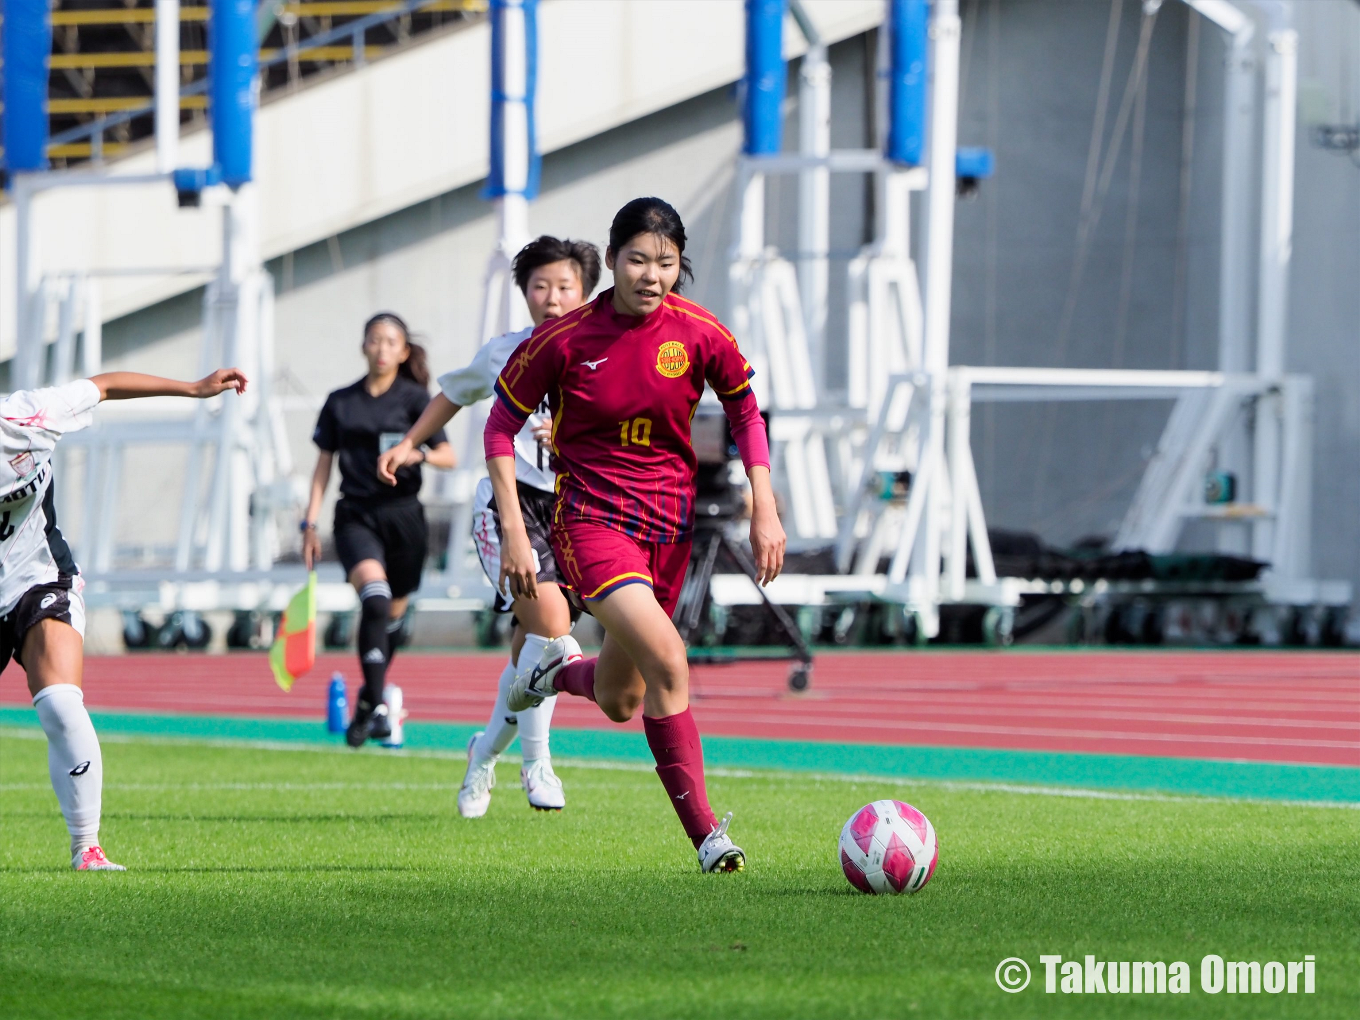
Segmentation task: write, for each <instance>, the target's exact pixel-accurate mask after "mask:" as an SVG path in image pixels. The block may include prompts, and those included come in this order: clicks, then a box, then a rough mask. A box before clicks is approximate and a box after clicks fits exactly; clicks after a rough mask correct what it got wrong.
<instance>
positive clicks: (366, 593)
mask: <svg viewBox="0 0 1360 1020" xmlns="http://www.w3.org/2000/svg"><path fill="white" fill-rule="evenodd" d="M359 607H360V611H359V668H360V669H362V670H363V673H364V691H363V694H362V695H361V697H362V699H363V700H364V701H366V702H368V705H369V710H370V711H372V710H373V709H374V708H376V707H377V706H378V705H380V704H382V697H383V682H384V681H385V680H386V679H387V663H388V660H389V659H390V658H391V654H390V648H389V643H390V642H389V637H388V630H387V622H388V618H389V617H390V616H391V613H392V588H391V587H390V586H389V585H388V583H387V582H386V581H369V582H368V584H366V585H364V586H363V588H361V589H360V590H359Z"/></svg>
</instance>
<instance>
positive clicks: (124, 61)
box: [48, 46, 384, 71]
mask: <svg viewBox="0 0 1360 1020" xmlns="http://www.w3.org/2000/svg"><path fill="white" fill-rule="evenodd" d="M383 50H384V47H382V46H365V47H364V59H365V60H367V59H369V58H372V57H377V56H381V55H382V52H383ZM283 52H284V51H283V50H281V49H278V48H270V49H262V50H260V59H262V60H267V59H269V58H270V57H274V56H277V55H278V54H280V53H283ZM297 58H298V60H299V61H301V62H302V63H304V64H315V63H325V62H328V61H332V60H353V59H354V47H353V46H312V47H310V48H306V49H303V48H301V47H299V49H298V54H297ZM179 62H180V66H181V67H190V66H198V65H202V64H206V63H207V62H208V51H207V50H180V51H179ZM155 64H156V54H154V53H152V52H149V51H148V52H145V53H54V54H52V58H51V63H50V64H49V65H48V66H49V67H51V68H52V70H54V71H62V70H72V71H74V70H80V69H83V68H96V69H97V68H101V67H154V66H155Z"/></svg>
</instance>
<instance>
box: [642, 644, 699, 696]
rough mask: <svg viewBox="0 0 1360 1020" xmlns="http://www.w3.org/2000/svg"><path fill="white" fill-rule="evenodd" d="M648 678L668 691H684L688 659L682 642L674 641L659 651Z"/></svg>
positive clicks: (687, 684) (687, 679)
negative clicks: (651, 673) (651, 674)
mask: <svg viewBox="0 0 1360 1020" xmlns="http://www.w3.org/2000/svg"><path fill="white" fill-rule="evenodd" d="M653 673H654V675H653V676H652V677H649V678H648V679H649V680H651V681H652V682H653V683H654V684H656V685H657V686H658V687H661V688H662V689H664V690H668V691H678V690H684V689H687V688H688V687H689V659H688V657H687V656H686V654H685V646H684V643H683V642H680V641H675V642H673V643H670V644H668V645H667V646H666V647H665V648H664V649H661V650H659V652H658V653H657V656H656V663H655V666H654V669H653Z"/></svg>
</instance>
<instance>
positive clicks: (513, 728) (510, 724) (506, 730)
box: [472, 662, 519, 762]
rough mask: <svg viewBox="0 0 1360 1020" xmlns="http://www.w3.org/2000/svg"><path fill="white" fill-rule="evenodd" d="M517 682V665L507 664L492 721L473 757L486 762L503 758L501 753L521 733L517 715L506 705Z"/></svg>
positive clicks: (473, 750)
mask: <svg viewBox="0 0 1360 1020" xmlns="http://www.w3.org/2000/svg"><path fill="white" fill-rule="evenodd" d="M514 682H515V664H514V663H513V662H507V663H506V664H505V668H504V669H503V670H501V679H500V683H499V685H498V688H497V691H496V705H495V707H494V708H492V709H491V719H490V720H489V721H488V722H487V724H486V732H485V733H483V734H482V736H481V739H479V740H478V741H477V743H476V745H474V746H473V748H472V757H473V758H474V759H475V760H477V761H479V762H484V761H486V760H487V759H488V758H490V759H495V758H499V757H500V756H501V752H502V751H504V750H505V749H506V748H507V747H509V746H510V743H511V741H513V740H514V739H515V734H516V733H518V732H519V727H518V725H517V724H516V716H515V713H514V712H512V711H510V708H509V706H508V705H506V703H505V697H506V694H507V693H508V692H509V690H510V685H511V684H513V683H514Z"/></svg>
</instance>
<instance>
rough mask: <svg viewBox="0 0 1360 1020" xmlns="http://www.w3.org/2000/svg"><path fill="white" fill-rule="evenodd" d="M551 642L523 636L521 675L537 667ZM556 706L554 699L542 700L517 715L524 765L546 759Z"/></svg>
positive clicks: (536, 635)
mask: <svg viewBox="0 0 1360 1020" xmlns="http://www.w3.org/2000/svg"><path fill="white" fill-rule="evenodd" d="M551 640H552V639H551V638H545V637H541V636H540V635H538V634H529V635H526V636H525V638H524V649H523V651H521V652H520V653H519V671H520V672H521V673H522V672H524V670H526V669H531V668H532V667H534V666H536V665H538V660H539V659H541V658H542V657H543V649H545V648H547V647H548V642H549V641H551ZM556 705H557V698H556V697H552V698H544V699H543V701H542V702H541V703H540V704H538V705H535V706H534V707H533V708H526V709H525V710H524V711H523V712H520V713H519V746H520V751H521V752H522V753H523V755H524V764H525V765H528V764H529V763H530V762H532V761H536V760H537V759H539V758H546V757H548V727H550V726H551V725H552V717H553V709H554V708H555V707H556Z"/></svg>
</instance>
